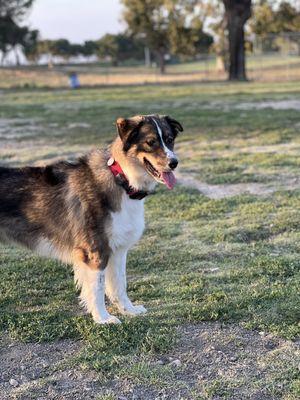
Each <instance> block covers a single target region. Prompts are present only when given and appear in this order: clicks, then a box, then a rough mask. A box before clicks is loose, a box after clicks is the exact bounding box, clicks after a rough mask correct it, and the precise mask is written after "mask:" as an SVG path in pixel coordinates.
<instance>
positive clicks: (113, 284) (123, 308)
mask: <svg viewBox="0 0 300 400" xmlns="http://www.w3.org/2000/svg"><path fill="white" fill-rule="evenodd" d="M126 258H127V250H125V249H118V250H116V251H115V252H114V253H113V254H111V256H110V258H109V261H108V265H107V268H106V269H105V279H106V285H105V291H106V294H107V296H108V297H109V299H110V300H111V302H112V303H114V304H115V305H116V306H117V307H118V309H119V311H120V312H121V313H122V314H127V315H138V314H144V313H146V312H147V310H146V308H145V307H144V306H142V305H136V306H135V305H133V304H132V302H131V301H130V299H129V297H128V296H127V283H126Z"/></svg>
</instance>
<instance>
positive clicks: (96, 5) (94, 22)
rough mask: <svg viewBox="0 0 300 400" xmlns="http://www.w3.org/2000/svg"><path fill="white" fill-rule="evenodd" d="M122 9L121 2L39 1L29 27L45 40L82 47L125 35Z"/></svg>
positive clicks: (111, 0) (33, 11) (91, 0)
mask: <svg viewBox="0 0 300 400" xmlns="http://www.w3.org/2000/svg"><path fill="white" fill-rule="evenodd" d="M121 9H122V8H121V4H120V1H119V0H35V1H34V3H33V7H32V9H31V11H30V14H29V16H28V19H27V21H26V23H28V21H29V25H30V27H31V28H32V29H38V30H39V31H40V34H41V37H42V39H59V38H66V39H69V40H70V41H72V42H77V43H80V42H84V41H85V40H93V39H99V38H100V37H101V36H103V35H104V34H105V33H118V32H120V31H122V30H123V29H124V28H125V25H124V24H123V23H122V22H121V21H120V17H121ZM24 22H25V21H24Z"/></svg>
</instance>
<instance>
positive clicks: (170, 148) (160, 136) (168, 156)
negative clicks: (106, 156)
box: [117, 115, 183, 189]
mask: <svg viewBox="0 0 300 400" xmlns="http://www.w3.org/2000/svg"><path fill="white" fill-rule="evenodd" d="M117 128H118V133H119V136H120V138H121V140H122V143H123V150H124V152H125V153H126V154H127V155H128V157H130V158H135V159H137V160H138V161H139V163H140V164H141V165H142V166H143V168H144V169H145V170H146V171H147V173H148V174H149V175H151V176H152V178H153V179H155V180H156V181H158V182H161V183H164V184H165V185H166V186H167V187H168V188H169V189H172V188H173V186H174V184H175V182H176V180H175V177H174V174H173V170H174V169H175V168H176V167H177V165H178V159H177V157H176V155H175V153H174V143H175V139H176V136H177V134H178V132H182V131H183V128H182V125H181V124H180V123H179V122H178V121H176V120H175V119H173V118H171V117H169V116H161V115H143V116H136V117H132V118H118V120H117Z"/></svg>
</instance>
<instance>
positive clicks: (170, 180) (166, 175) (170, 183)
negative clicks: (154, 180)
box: [161, 172, 176, 189]
mask: <svg viewBox="0 0 300 400" xmlns="http://www.w3.org/2000/svg"><path fill="white" fill-rule="evenodd" d="M161 178H162V180H163V181H164V183H165V185H166V186H167V188H168V189H173V187H174V186H175V183H176V178H175V175H174V174H173V172H162V174H161Z"/></svg>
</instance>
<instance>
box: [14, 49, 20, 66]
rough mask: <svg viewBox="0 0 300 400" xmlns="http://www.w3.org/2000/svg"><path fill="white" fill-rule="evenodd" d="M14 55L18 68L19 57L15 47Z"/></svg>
mask: <svg viewBox="0 0 300 400" xmlns="http://www.w3.org/2000/svg"><path fill="white" fill-rule="evenodd" d="M14 53H15V57H16V66H17V67H19V66H20V57H19V53H18V49H17V48H16V47H15V48H14Z"/></svg>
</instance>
